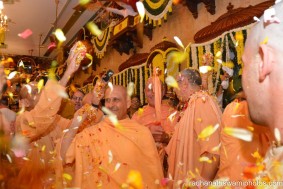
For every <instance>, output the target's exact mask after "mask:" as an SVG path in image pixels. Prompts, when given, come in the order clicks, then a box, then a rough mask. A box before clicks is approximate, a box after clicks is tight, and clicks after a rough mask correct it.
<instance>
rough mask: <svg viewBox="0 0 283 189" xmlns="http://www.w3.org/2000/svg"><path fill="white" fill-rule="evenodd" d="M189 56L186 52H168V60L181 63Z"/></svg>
mask: <svg viewBox="0 0 283 189" xmlns="http://www.w3.org/2000/svg"><path fill="white" fill-rule="evenodd" d="M187 57H188V53H186V52H179V51H173V52H170V53H169V54H168V56H167V62H168V63H175V64H179V63H182V62H183V61H184V60H186V59H187Z"/></svg>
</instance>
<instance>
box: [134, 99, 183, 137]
mask: <svg viewBox="0 0 283 189" xmlns="http://www.w3.org/2000/svg"><path fill="white" fill-rule="evenodd" d="M175 111H176V110H174V109H173V108H172V107H171V106H169V105H168V104H161V120H160V121H158V120H157V116H156V110H155V108H154V107H151V106H149V105H147V106H144V107H143V109H142V111H141V112H142V113H140V115H139V112H136V113H135V114H134V115H133V117H132V119H133V120H136V121H137V122H139V123H140V124H142V125H144V126H146V127H150V126H152V125H156V126H161V127H162V128H163V130H164V131H165V132H166V133H167V134H173V132H174V130H175V124H176V120H177V119H174V118H177V117H178V116H174V117H173V119H172V120H170V119H169V116H170V115H171V114H172V113H174V112H175Z"/></svg>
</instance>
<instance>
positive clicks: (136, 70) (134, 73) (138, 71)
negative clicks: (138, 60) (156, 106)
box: [113, 63, 151, 104]
mask: <svg viewBox="0 0 283 189" xmlns="http://www.w3.org/2000/svg"><path fill="white" fill-rule="evenodd" d="M150 74H151V73H150V72H149V71H148V68H147V67H146V63H143V64H141V65H138V66H133V67H130V68H127V69H125V70H123V71H122V72H119V73H117V74H114V75H113V82H114V84H115V85H123V86H125V87H127V86H128V84H129V83H130V82H134V83H135V89H134V94H137V95H139V96H140V100H141V104H144V103H145V94H144V87H145V82H146V81H147V79H148V78H149V77H150ZM129 75H130V76H129Z"/></svg>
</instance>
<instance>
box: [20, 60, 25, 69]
mask: <svg viewBox="0 0 283 189" xmlns="http://www.w3.org/2000/svg"><path fill="white" fill-rule="evenodd" d="M19 67H23V68H25V65H24V62H23V61H22V60H21V61H20V63H19Z"/></svg>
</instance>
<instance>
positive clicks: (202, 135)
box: [198, 124, 219, 140]
mask: <svg viewBox="0 0 283 189" xmlns="http://www.w3.org/2000/svg"><path fill="white" fill-rule="evenodd" d="M218 128H219V124H216V125H215V126H212V125H209V126H208V127H206V128H204V129H203V130H202V131H201V132H200V134H199V135H198V139H201V140H207V139H208V138H209V137H210V136H211V135H212V134H213V133H214V132H215V131H216V130H217V129H218Z"/></svg>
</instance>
